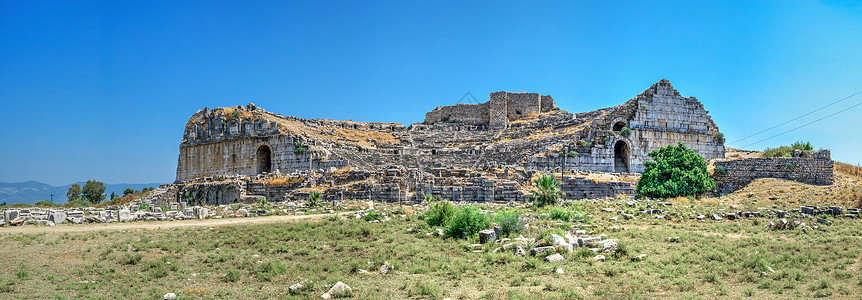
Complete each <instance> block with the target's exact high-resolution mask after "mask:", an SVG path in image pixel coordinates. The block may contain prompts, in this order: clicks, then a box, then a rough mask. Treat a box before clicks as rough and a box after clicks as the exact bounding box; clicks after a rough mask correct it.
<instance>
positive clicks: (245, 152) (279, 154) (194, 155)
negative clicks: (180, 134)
mask: <svg viewBox="0 0 862 300" xmlns="http://www.w3.org/2000/svg"><path fill="white" fill-rule="evenodd" d="M262 146H268V147H270V151H271V164H272V167H271V169H270V170H271V171H275V170H276V169H277V170H279V171H281V172H284V173H289V172H292V171H295V170H308V169H309V168H312V169H328V168H329V167H336V168H340V167H344V166H347V162H346V161H343V160H333V161H320V160H317V159H313V157H312V151H306V152H305V153H301V154H295V153H294V152H293V150H294V149H295V148H296V146H295V145H294V137H293V136H291V135H276V136H268V137H255V138H249V139H242V140H232V141H227V142H218V143H212V144H200V145H195V146H186V147H181V148H180V156H179V162H178V164H177V181H183V180H188V179H193V178H202V177H207V176H213V174H223V175H234V174H239V175H247V176H254V175H257V174H258V173H257V170H258V157H257V150H258V148H260V147H262ZM309 161H311V163H309Z"/></svg>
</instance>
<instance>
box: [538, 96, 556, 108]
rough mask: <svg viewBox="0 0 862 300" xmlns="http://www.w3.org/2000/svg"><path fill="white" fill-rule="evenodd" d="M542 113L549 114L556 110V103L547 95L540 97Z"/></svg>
mask: <svg viewBox="0 0 862 300" xmlns="http://www.w3.org/2000/svg"><path fill="white" fill-rule="evenodd" d="M541 102H542V112H549V111H552V110H556V109H557V103H556V102H555V101H554V98H552V97H551V96H548V95H544V96H541Z"/></svg>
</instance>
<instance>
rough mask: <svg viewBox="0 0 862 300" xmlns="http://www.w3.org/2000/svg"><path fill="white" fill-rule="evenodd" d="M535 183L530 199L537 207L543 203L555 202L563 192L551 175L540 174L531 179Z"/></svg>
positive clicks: (551, 203) (552, 203)
mask: <svg viewBox="0 0 862 300" xmlns="http://www.w3.org/2000/svg"><path fill="white" fill-rule="evenodd" d="M533 183H534V184H536V190H535V191H533V197H530V201H532V202H536V205H538V206H539V207H542V206H545V205H554V204H557V201H558V200H560V198H561V197H563V196H564V195H565V194H564V193H563V191H562V190H560V182H559V181H557V179H556V178H554V176H553V175H542V176H539V178H536V179H535V180H533Z"/></svg>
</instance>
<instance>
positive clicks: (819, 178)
mask: <svg viewBox="0 0 862 300" xmlns="http://www.w3.org/2000/svg"><path fill="white" fill-rule="evenodd" d="M832 166H833V161H832V157H831V154H830V152H829V150H820V151H816V152H815V151H802V150H795V151H794V152H793V156H792V157H756V158H746V159H737V160H728V161H716V162H715V170H716V171H715V175H714V178H715V183H716V191H717V192H718V193H719V194H721V195H723V194H729V193H732V192H733V191H736V190H738V189H740V188H743V187H745V186H746V185H747V184H749V183H751V182H752V181H754V180H755V179H758V178H778V179H787V180H793V181H798V182H803V183H808V184H816V185H830V184H832V183H833V182H834V180H835V179H834V178H835V177H834V176H835V175H834V173H833V168H832Z"/></svg>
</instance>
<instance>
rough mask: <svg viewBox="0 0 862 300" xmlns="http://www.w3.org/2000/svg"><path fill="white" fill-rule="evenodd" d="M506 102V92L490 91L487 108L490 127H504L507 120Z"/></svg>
mask: <svg viewBox="0 0 862 300" xmlns="http://www.w3.org/2000/svg"><path fill="white" fill-rule="evenodd" d="M508 102H509V101H508V100H507V99H506V92H496V93H491V100H490V101H489V104H490V107H489V108H488V113H489V116H488V122H489V123H488V124H489V125H490V126H491V128H506V123H507V122H509V117H508V114H509V109H508Z"/></svg>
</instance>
